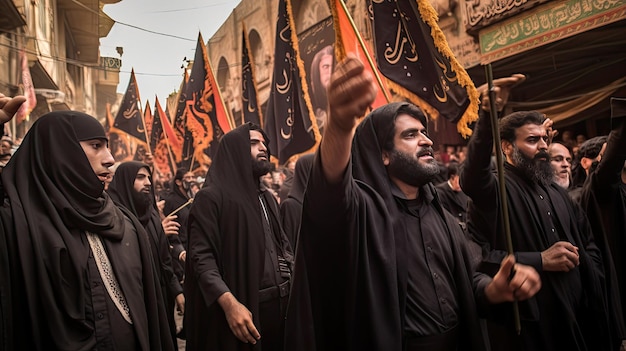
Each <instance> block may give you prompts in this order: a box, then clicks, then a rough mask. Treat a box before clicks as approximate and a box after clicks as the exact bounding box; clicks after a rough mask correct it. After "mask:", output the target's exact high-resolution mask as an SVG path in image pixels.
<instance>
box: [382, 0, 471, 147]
mask: <svg viewBox="0 0 626 351" xmlns="http://www.w3.org/2000/svg"><path fill="white" fill-rule="evenodd" d="M370 8H371V11H372V13H371V15H372V18H373V24H372V28H373V31H374V38H375V40H374V43H375V46H376V60H377V62H378V68H379V69H380V71H381V72H382V73H383V74H384V75H385V76H386V77H387V78H388V79H389V81H390V83H389V87H390V88H391V89H392V90H394V91H396V92H398V93H399V94H400V95H402V96H403V97H405V98H408V99H410V100H411V101H412V102H413V103H415V104H416V105H418V106H419V107H421V108H422V110H424V112H426V114H428V115H429V116H430V117H431V118H437V117H438V116H439V115H442V116H443V117H444V118H446V119H448V120H450V121H451V122H454V123H457V130H458V131H459V133H461V134H462V135H464V136H467V135H469V134H471V130H470V129H469V127H468V124H470V123H471V122H473V121H475V120H476V119H478V102H479V94H478V91H477V90H476V87H475V86H474V83H473V82H472V80H471V78H470V77H469V75H468V74H467V72H466V71H465V69H464V68H463V67H462V66H461V64H460V63H459V62H458V61H457V60H456V58H455V57H454V54H453V53H452V50H450V48H449V47H448V42H447V41H446V38H445V36H444V34H443V32H442V31H441V29H440V28H439V26H438V24H437V20H438V18H437V12H436V11H435V10H434V9H433V7H432V5H431V4H430V3H429V2H428V0H411V1H404V0H402V1H398V0H388V1H371V4H370Z"/></svg>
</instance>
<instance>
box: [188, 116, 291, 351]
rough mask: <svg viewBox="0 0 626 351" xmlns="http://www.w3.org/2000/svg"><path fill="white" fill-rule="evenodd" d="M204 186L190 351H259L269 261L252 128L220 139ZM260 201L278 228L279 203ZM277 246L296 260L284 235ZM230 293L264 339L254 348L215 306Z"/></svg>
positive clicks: (195, 243)
mask: <svg viewBox="0 0 626 351" xmlns="http://www.w3.org/2000/svg"><path fill="white" fill-rule="evenodd" d="M206 182H207V183H205V187H204V188H203V189H202V190H200V191H199V192H198V193H197V194H196V196H195V198H194V203H193V205H192V207H191V211H190V214H189V242H188V245H189V247H188V251H187V262H186V263H187V264H186V272H187V278H186V280H185V286H184V290H185V298H186V311H185V319H184V326H185V332H186V334H187V350H220V351H232V350H253V349H254V350H260V349H261V348H262V345H263V337H262V335H263V326H262V325H260V322H259V289H260V287H259V285H260V282H261V278H262V276H263V267H264V261H265V234H264V231H263V223H262V222H261V218H262V217H261V216H262V214H261V206H260V203H259V198H258V194H259V190H258V184H259V182H258V179H257V180H255V179H254V177H253V176H252V166H251V157H250V132H249V125H248V124H244V125H242V126H240V127H238V128H236V129H234V130H232V131H230V132H229V133H227V134H225V135H224V136H223V137H222V139H221V141H220V143H219V146H218V148H217V152H216V155H215V157H214V158H213V162H212V164H211V168H210V170H209V174H208V176H207V179H206ZM262 195H263V196H264V198H265V201H266V203H267V204H268V205H269V213H268V214H269V217H270V221H271V222H272V226H276V227H275V228H280V219H279V209H278V206H277V203H276V200H275V199H274V198H273V196H272V195H271V194H270V193H269V192H267V191H264V192H263V193H262ZM277 240H278V242H282V245H283V250H284V252H283V253H284V254H285V258H286V259H287V260H292V257H293V254H292V250H291V247H290V246H289V243H288V239H287V237H286V235H285V234H284V232H283V231H282V229H281V230H280V238H277ZM278 249H279V250H281V249H280V248H278ZM227 291H230V292H231V293H232V294H233V295H234V296H235V298H236V299H237V300H238V301H239V302H240V303H241V304H243V305H244V306H246V308H248V310H250V312H251V313H252V318H253V321H254V324H255V326H256V327H257V329H258V330H259V332H260V334H261V339H260V340H259V342H257V345H256V346H253V345H252V344H245V343H243V342H241V341H239V340H238V339H237V338H236V337H235V335H234V334H233V333H232V331H231V330H230V328H229V326H228V323H227V321H226V317H225V315H224V312H223V310H222V308H221V306H220V305H219V303H218V302H217V298H218V297H219V296H221V295H222V294H223V293H224V292H227Z"/></svg>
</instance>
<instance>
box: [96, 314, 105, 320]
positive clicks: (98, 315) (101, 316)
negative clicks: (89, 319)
mask: <svg viewBox="0 0 626 351" xmlns="http://www.w3.org/2000/svg"><path fill="white" fill-rule="evenodd" d="M96 317H98V319H102V318H104V315H103V314H102V313H98V314H97V315H96Z"/></svg>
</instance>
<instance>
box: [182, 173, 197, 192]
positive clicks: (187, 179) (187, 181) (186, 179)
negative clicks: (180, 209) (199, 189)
mask: <svg viewBox="0 0 626 351" xmlns="http://www.w3.org/2000/svg"><path fill="white" fill-rule="evenodd" d="M195 180H196V177H194V175H193V172H187V173H185V175H184V176H183V189H185V190H189V189H190V188H191V184H192V183H193V182H194V181H195Z"/></svg>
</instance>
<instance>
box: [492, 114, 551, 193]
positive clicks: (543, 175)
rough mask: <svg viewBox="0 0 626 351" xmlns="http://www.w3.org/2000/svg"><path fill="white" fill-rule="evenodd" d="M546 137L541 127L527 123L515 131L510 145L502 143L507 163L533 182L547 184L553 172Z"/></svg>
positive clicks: (505, 142)
mask: <svg viewBox="0 0 626 351" xmlns="http://www.w3.org/2000/svg"><path fill="white" fill-rule="evenodd" d="M547 142H548V135H547V133H546V130H545V128H544V127H543V126H541V125H538V124H533V123H529V124H526V125H524V126H521V127H519V128H517V130H515V140H514V142H513V143H512V144H511V143H509V142H507V141H504V142H503V144H504V148H503V149H504V150H505V153H506V156H507V161H509V163H511V164H512V165H513V166H515V167H517V168H519V169H521V170H522V171H523V172H524V173H525V174H526V175H527V176H528V177H530V178H531V179H532V180H533V181H535V182H540V183H543V184H548V183H550V182H551V181H552V177H553V174H554V172H553V171H552V166H551V165H550V154H549V153H548V144H547Z"/></svg>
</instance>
